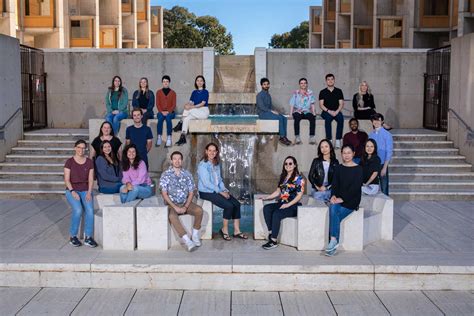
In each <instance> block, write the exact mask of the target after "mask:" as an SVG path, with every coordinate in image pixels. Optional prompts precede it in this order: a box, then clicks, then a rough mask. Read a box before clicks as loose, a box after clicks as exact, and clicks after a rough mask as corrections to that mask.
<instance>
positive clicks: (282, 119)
mask: <svg viewBox="0 0 474 316" xmlns="http://www.w3.org/2000/svg"><path fill="white" fill-rule="evenodd" d="M258 118H259V119H260V120H278V127H279V134H280V137H286V124H287V121H288V119H287V118H286V116H283V115H281V114H275V113H273V112H264V113H260V114H259V115H258Z"/></svg>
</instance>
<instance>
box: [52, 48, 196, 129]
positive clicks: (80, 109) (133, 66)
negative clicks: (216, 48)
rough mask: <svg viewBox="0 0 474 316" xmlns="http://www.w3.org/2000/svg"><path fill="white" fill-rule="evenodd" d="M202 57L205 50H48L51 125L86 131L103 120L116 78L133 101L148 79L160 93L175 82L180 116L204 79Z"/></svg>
mask: <svg viewBox="0 0 474 316" xmlns="http://www.w3.org/2000/svg"><path fill="white" fill-rule="evenodd" d="M202 55H203V54H202V50H201V49H186V50H185V49H166V50H164V49H148V50H146V51H137V50H127V49H101V50H95V49H81V50H78V49H74V50H70V49H63V50H49V49H46V50H45V69H46V73H47V74H48V125H49V126H50V127H56V128H65V127H70V128H79V127H82V128H84V127H87V124H88V120H89V119H90V118H97V117H103V116H104V115H105V102H104V98H105V94H106V92H107V87H109V86H110V84H111V81H112V77H113V76H114V75H119V76H120V77H122V80H123V85H124V86H125V87H126V88H127V89H128V91H129V98H130V99H131V98H132V93H133V91H134V90H136V89H137V88H138V81H139V79H140V78H141V77H147V78H148V81H149V84H150V88H151V89H152V90H153V91H156V90H157V89H158V88H161V77H162V76H163V75H164V74H167V75H169V76H171V87H172V88H173V89H174V90H175V91H176V93H177V102H178V112H182V108H183V105H184V103H185V102H186V101H187V100H188V98H189V96H190V94H191V92H192V90H193V89H194V78H195V77H196V75H199V74H201V73H202ZM155 113H156V111H155Z"/></svg>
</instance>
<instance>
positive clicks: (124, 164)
mask: <svg viewBox="0 0 474 316" xmlns="http://www.w3.org/2000/svg"><path fill="white" fill-rule="evenodd" d="M130 148H134V149H135V152H136V156H135V160H133V164H132V165H130V160H129V159H128V157H127V152H128V150H129V149H130ZM140 161H142V158H141V157H140V154H139V153H138V150H137V146H136V145H135V144H128V145H127V146H125V148H124V149H123V152H122V170H123V171H128V169H130V167H132V168H133V169H137V168H138V165H139V164H140Z"/></svg>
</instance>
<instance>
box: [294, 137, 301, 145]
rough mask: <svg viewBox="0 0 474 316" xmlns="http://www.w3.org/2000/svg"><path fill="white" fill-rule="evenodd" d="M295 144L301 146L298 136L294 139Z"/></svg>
mask: <svg viewBox="0 0 474 316" xmlns="http://www.w3.org/2000/svg"><path fill="white" fill-rule="evenodd" d="M295 144H297V145H298V144H301V138H300V137H299V136H296V138H295Z"/></svg>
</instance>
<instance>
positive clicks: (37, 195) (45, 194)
mask: <svg viewBox="0 0 474 316" xmlns="http://www.w3.org/2000/svg"><path fill="white" fill-rule="evenodd" d="M7 198H8V199H26V200H38V199H41V200H57V199H61V198H64V189H62V190H36V189H0V199H7Z"/></svg>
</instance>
